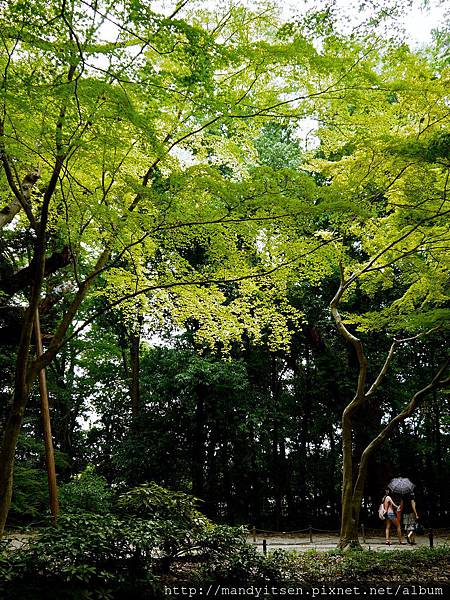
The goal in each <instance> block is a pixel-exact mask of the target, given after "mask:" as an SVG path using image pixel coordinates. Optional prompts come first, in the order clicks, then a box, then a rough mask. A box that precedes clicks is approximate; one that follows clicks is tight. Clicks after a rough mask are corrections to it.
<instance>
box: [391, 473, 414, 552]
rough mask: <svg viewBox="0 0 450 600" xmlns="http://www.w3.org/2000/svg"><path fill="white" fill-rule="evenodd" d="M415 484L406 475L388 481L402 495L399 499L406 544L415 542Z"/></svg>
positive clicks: (392, 488)
mask: <svg viewBox="0 0 450 600" xmlns="http://www.w3.org/2000/svg"><path fill="white" fill-rule="evenodd" d="M415 487H416V486H415V485H414V483H413V482H412V481H410V480H409V479H408V478H406V477H396V478H395V479H392V481H391V482H390V483H389V488H390V489H391V490H392V491H394V492H397V493H398V494H401V495H402V496H403V498H402V500H401V506H402V512H403V527H404V528H405V533H406V539H407V541H408V544H412V545H414V544H415V543H416V541H415V538H414V532H415V528H416V523H417V520H418V518H419V515H418V514H417V509H416V501H415V498H414V488H415Z"/></svg>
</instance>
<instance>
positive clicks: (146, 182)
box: [0, 0, 450, 586]
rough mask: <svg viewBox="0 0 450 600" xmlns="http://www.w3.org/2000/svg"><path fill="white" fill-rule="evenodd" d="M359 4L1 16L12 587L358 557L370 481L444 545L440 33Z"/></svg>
mask: <svg viewBox="0 0 450 600" xmlns="http://www.w3.org/2000/svg"><path fill="white" fill-rule="evenodd" d="M169 4H170V3H169ZM369 4H370V6H369V8H368V9H367V7H365V6H363V5H361V7H360V11H359V12H360V13H361V15H366V12H365V11H366V10H368V12H369V14H368V18H367V20H364V19H363V20H362V21H361V22H359V24H358V25H356V24H355V26H354V28H353V30H352V31H349V30H348V27H347V28H345V27H343V26H342V22H341V18H340V17H341V16H342V15H341V16H340V15H337V14H336V11H335V9H334V8H335V7H334V4H333V3H328V2H326V3H325V6H324V10H321V9H320V7H319V6H317V7H316V9H314V8H313V9H311V10H309V11H306V13H305V14H303V15H302V16H299V17H298V18H293V17H292V18H288V19H286V18H282V17H281V14H280V11H279V10H277V7H276V6H271V5H267V6H259V5H258V6H246V4H245V3H241V2H238V3H235V4H232V5H230V6H225V5H223V6H222V4H220V6H219V3H217V6H216V7H214V10H211V7H210V6H209V5H208V3H207V4H206V5H203V3H202V2H190V1H187V2H185V1H182V2H179V3H177V4H175V5H174V6H172V7H171V8H170V7H169V8H168V7H167V6H161V7H159V8H157V7H156V5H155V3H153V2H150V1H147V0H130V1H125V2H119V3H117V2H112V1H111V0H98V1H95V2H90V1H85V0H65V1H60V0H49V1H48V2H46V3H42V2H41V1H40V0H30V1H29V2H23V1H21V0H11V1H9V2H1V1H0V37H1V48H0V162H1V172H0V234H1V237H0V304H1V305H0V360H1V374H2V378H1V381H0V431H1V445H0V533H3V531H4V528H5V526H6V524H8V525H26V524H30V523H32V524H35V525H40V524H42V523H44V524H45V523H46V522H47V519H48V514H47V509H46V505H47V491H46V475H45V462H46V461H47V466H48V467H49V470H50V471H51V467H52V465H53V464H54V465H55V467H56V472H57V479H58V484H59V488H60V503H61V518H60V522H59V525H58V527H57V528H56V529H54V530H52V529H44V530H43V531H41V532H40V533H39V534H38V536H37V537H36V538H35V539H32V540H31V541H30V543H29V546H28V548H27V550H26V552H25V553H24V554H23V555H19V554H18V553H14V554H13V555H11V561H12V562H14V561H16V562H17V564H16V565H15V566H14V567H12V575H11V577H12V579H14V578H16V577H17V573H24V574H25V575H26V577H31V576H32V574H33V573H34V572H35V571H36V572H39V573H40V576H41V577H42V578H43V579H42V581H43V585H47V583H48V582H49V581H51V580H52V579H55V580H57V581H59V582H61V581H63V580H64V579H65V580H66V581H71V582H73V581H75V580H76V579H77V578H78V579H80V580H82V581H83V582H84V583H86V582H91V581H93V582H94V583H95V585H96V586H100V584H101V581H102V580H109V579H110V578H111V579H114V581H115V583H117V584H120V585H122V583H123V584H124V585H125V586H126V585H128V582H129V581H130V580H132V579H133V577H135V576H137V577H138V578H139V577H141V576H142V577H143V578H144V579H145V577H149V578H150V580H152V578H153V576H154V575H155V573H156V572H159V571H168V570H170V568H171V565H172V564H173V562H174V561H175V559H176V558H177V557H179V556H180V555H182V554H183V553H186V552H193V551H194V548H195V549H196V550H195V551H196V552H198V553H199V554H201V555H202V556H204V557H205V560H206V559H208V560H213V555H214V556H215V557H216V558H217V554H218V553H219V552H220V553H222V556H221V559H220V561H218V563H217V565H216V566H215V567H214V569H216V570H215V571H214V573H215V575H214V573H213V571H211V573H213V576H216V575H217V577H221V576H222V575H221V574H220V573H222V571H221V569H223V573H225V574H226V573H228V575H227V576H231V575H230V573H232V572H233V569H234V568H236V569H237V570H238V571H239V569H242V570H243V571H242V572H243V573H244V571H245V568H244V567H243V566H242V564H241V562H243V563H246V561H248V562H249V564H250V565H253V566H251V567H250V568H249V572H251V573H253V572H255V573H259V570H262V572H264V573H266V571H265V569H266V570H267V572H269V571H270V569H271V568H272V566H273V569H275V571H274V572H276V569H277V568H278V566H279V565H278V566H277V564H278V563H277V560H279V561H280V565H281V564H282V563H283V561H284V560H286V561H288V562H289V561H290V560H291V559H290V558H289V557H278V558H277V557H275V558H272V559H263V558H261V557H257V556H256V555H254V554H253V553H252V552H251V551H250V550H249V549H248V548H247V547H246V546H245V545H244V544H243V539H242V536H243V533H242V530H239V531H238V530H234V529H230V528H229V526H230V525H235V524H237V525H242V524H243V525H255V526H258V527H264V528H269V529H274V530H280V529H282V528H283V529H286V528H288V527H294V528H295V527H304V526H307V525H308V524H315V525H322V526H323V527H331V528H333V529H337V528H338V524H339V520H340V525H341V540H340V541H341V546H342V547H345V546H346V545H347V544H348V543H350V542H351V543H354V544H357V542H358V525H359V523H360V522H361V520H362V521H364V522H366V523H367V522H370V520H371V519H373V518H374V516H375V518H376V507H377V505H378V503H379V500H380V495H381V493H382V490H383V489H384V486H385V485H386V483H387V482H388V481H389V479H391V477H393V476H395V475H404V476H409V477H410V478H411V479H412V480H413V481H414V482H415V483H416V484H417V492H418V506H419V512H420V513H421V516H422V518H423V520H424V521H425V522H426V523H427V524H429V525H437V524H439V525H444V524H448V523H449V518H450V513H449V504H448V494H447V493H446V491H447V490H446V487H447V482H448V479H449V477H450V470H449V469H450V466H449V465H450V461H449V460H448V458H449V448H450V445H449V444H448V439H449V431H448V427H447V426H448V423H449V408H448V405H446V404H445V403H444V402H443V400H444V398H445V395H446V393H447V392H448V386H449V383H450V380H449V355H448V348H447V344H446V334H447V333H448V329H449V318H448V317H449V297H450V294H449V285H448V284H449V280H448V273H449V271H450V253H449V219H448V217H449V214H450V210H449V181H450V163H449V149H450V133H449V111H448V106H449V101H448V84H449V64H448V57H447V55H446V54H445V44H446V40H447V41H448V27H447V25H446V24H445V22H443V23H442V26H441V28H440V30H439V31H435V32H434V33H433V41H432V42H431V43H430V44H429V45H428V46H427V47H423V48H419V49H412V48H410V47H409V46H408V44H407V43H406V42H405V41H404V40H402V39H401V37H399V35H397V34H398V32H397V30H396V29H395V24H393V23H392V21H390V19H392V18H394V19H395V16H396V15H398V14H400V13H401V11H402V10H404V9H405V7H408V6H409V5H410V4H411V3H410V2H409V1H408V0H398V1H396V0H392V1H391V0H389V1H388V0H386V1H378V0H373V1H372V2H370V3H369ZM352 19H355V15H352ZM352 19H351V20H350V21H351V22H352ZM385 26H387V30H388V31H389V27H390V28H391V29H390V31H391V34H390V35H386V30H385V29H384V27H385ZM393 27H394V29H392V28H393ZM350 29H352V27H351V25H350ZM39 324H40V329H41V332H42V335H41V334H40V333H39ZM40 342H42V343H43V348H42V351H41V349H40ZM44 375H45V380H44ZM39 377H40V379H39V387H38V385H37V382H38V378H39ZM46 383H47V384H48V397H49V404H50V417H49V418H47V412H46V410H45V399H46V396H47V394H46ZM41 400H43V401H44V402H43V404H41ZM42 416H43V420H42ZM49 421H51V426H52V432H53V433H52V435H53V440H52V436H51V435H47V437H46V445H44V444H43V442H42V439H43V437H44V433H45V432H47V434H48V425H49ZM51 441H53V444H54V446H55V450H56V452H55V459H53V458H52V457H51V448H50V447H49V446H50V445H51V444H50V443H51ZM49 457H50V458H49ZM50 482H51V474H50ZM175 490H178V491H175ZM361 507H362V509H361ZM53 512H54V515H53V519H54V520H56V506H55V504H53ZM219 522H220V523H226V524H227V525H220V526H219V525H216V524H215V523H219ZM225 547H226V548H228V549H226V548H225ZM233 548H234V550H236V552H237V550H239V552H240V554H239V553H237V554H235V556H234V557H233V556H231V555H230V556H229V555H227V554H226V553H227V552H228V553H230V552H231V551H232V549H233ZM246 553H247V554H246ZM228 558H229V562H227V560H228ZM241 559H242V560H241ZM5 560H6V563H8V561H9V560H10V558H8V556H7V557H6V559H5ZM271 560H273V561H274V563H273V565H272V563H271V562H270V561H271ZM233 561H234V562H233ZM219 563H220V564H219ZM283 564H284V563H283ZM211 565H212V563H209V567H211ZM271 565H272V566H271ZM211 568H213V567H211ZM281 568H284V567H280V569H281ZM286 568H287V567H286ZM5 569H6V571H5V573H6V576H8V574H7V573H8V569H9V567H8V566H6V567H5ZM214 569H213V570H214ZM223 576H225V575H223ZM257 577H259V575H257ZM261 577H262V579H264V577H266V575H262V576H261ZM269 579H270V577H269ZM249 580H251V578H250V579H249Z"/></svg>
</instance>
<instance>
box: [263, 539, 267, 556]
mask: <svg viewBox="0 0 450 600" xmlns="http://www.w3.org/2000/svg"><path fill="white" fill-rule="evenodd" d="M263 554H264V556H266V554H267V540H263Z"/></svg>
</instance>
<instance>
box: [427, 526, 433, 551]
mask: <svg viewBox="0 0 450 600" xmlns="http://www.w3.org/2000/svg"><path fill="white" fill-rule="evenodd" d="M428 539H429V540H430V548H433V547H434V536H433V530H432V529H430V530H429V532H428Z"/></svg>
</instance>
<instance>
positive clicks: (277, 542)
mask: <svg viewBox="0 0 450 600" xmlns="http://www.w3.org/2000/svg"><path fill="white" fill-rule="evenodd" d="M383 533H384V532H382V531H381V530H380V532H379V534H378V535H377V534H375V533H374V532H373V531H371V532H370V535H367V536H366V541H365V543H363V540H362V537H361V536H360V540H359V541H360V542H361V546H362V547H363V548H367V549H370V550H376V551H380V552H384V551H389V550H405V551H408V550H412V549H414V548H418V547H420V546H427V547H429V546H430V541H429V538H428V535H422V536H416V542H417V544H416V545H415V546H411V545H410V544H408V543H407V542H406V540H405V543H404V544H402V545H400V544H399V543H398V539H397V538H394V537H392V536H391V545H390V546H387V545H386V544H385V539H384V535H383ZM247 539H248V542H249V543H251V544H254V545H256V547H257V548H258V550H260V551H261V552H262V549H263V539H265V540H266V541H267V550H268V551H271V550H278V549H283V550H296V551H297V552H307V551H308V550H321V551H326V550H333V549H335V548H336V547H337V544H338V541H339V538H338V536H337V535H336V534H318V533H317V534H316V533H313V536H312V539H313V541H312V542H311V541H310V539H309V534H303V535H297V536H296V535H295V534H289V533H286V534H283V533H278V534H269V533H267V534H264V535H263V534H257V535H256V541H253V536H249V537H248V538H247ZM442 544H450V532H449V531H439V532H438V531H436V532H434V545H435V546H438V545H442Z"/></svg>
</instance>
